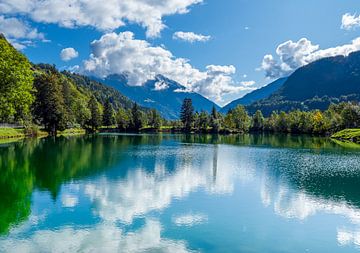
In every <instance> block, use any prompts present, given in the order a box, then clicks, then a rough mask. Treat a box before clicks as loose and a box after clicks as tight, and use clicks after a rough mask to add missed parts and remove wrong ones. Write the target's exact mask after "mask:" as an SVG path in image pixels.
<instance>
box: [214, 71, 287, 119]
mask: <svg viewBox="0 0 360 253" xmlns="http://www.w3.org/2000/svg"><path fill="white" fill-rule="evenodd" d="M286 80H287V78H286V77H284V78H280V79H278V80H276V81H274V82H272V83H270V84H268V85H266V86H264V87H261V88H260V89H257V90H254V91H252V92H250V93H248V94H246V95H245V96H243V97H242V98H239V99H237V100H234V101H232V102H231V103H229V104H227V105H226V106H224V107H223V108H222V109H221V112H222V113H227V112H228V111H229V110H230V109H233V108H235V107H236V106H238V105H250V104H252V103H254V102H256V101H259V100H261V99H265V98H268V97H269V96H270V95H272V94H273V93H274V92H276V91H277V90H279V88H280V87H281V86H282V85H283V84H284V83H285V82H286Z"/></svg>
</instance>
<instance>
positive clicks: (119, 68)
mask: <svg viewBox="0 0 360 253" xmlns="http://www.w3.org/2000/svg"><path fill="white" fill-rule="evenodd" d="M91 52H92V53H91V55H90V57H89V59H87V60H86V61H84V66H83V67H84V72H85V73H89V74H92V75H96V76H98V77H106V76H108V75H110V74H123V73H125V74H126V75H127V77H128V84H129V85H133V86H135V85H142V84H143V83H145V82H146V81H147V80H149V79H153V78H154V77H155V76H156V75H158V74H161V75H164V76H166V77H168V78H170V79H173V80H175V81H177V82H179V83H180V84H182V85H183V86H185V88H186V90H187V91H194V92H199V93H200V94H202V95H204V96H206V97H208V98H210V99H214V100H216V101H217V102H221V101H222V95H223V94H229V93H237V92H239V91H243V90H249V87H245V86H242V85H241V84H238V83H236V82H235V81H234V80H233V78H232V75H233V74H235V72H236V69H235V67H234V66H232V65H229V66H218V65H209V66H207V67H206V70H205V71H201V70H199V69H197V68H194V67H193V66H192V65H191V64H190V63H189V61H188V60H187V59H184V58H177V57H175V56H174V55H173V54H172V53H171V52H170V51H168V50H167V49H165V48H163V47H160V46H152V45H151V44H150V43H149V42H147V41H145V40H137V39H135V38H134V34H133V33H132V32H122V33H119V34H117V33H107V34H105V35H103V36H102V37H101V38H100V39H99V40H95V41H93V42H92V43H91ZM159 88H161V87H160V86H159Z"/></svg>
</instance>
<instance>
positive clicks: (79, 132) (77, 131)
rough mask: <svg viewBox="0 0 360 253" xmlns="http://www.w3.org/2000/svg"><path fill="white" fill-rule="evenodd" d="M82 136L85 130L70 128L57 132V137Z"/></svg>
mask: <svg viewBox="0 0 360 253" xmlns="http://www.w3.org/2000/svg"><path fill="white" fill-rule="evenodd" d="M82 134H85V130H84V129H81V128H71V129H66V130H64V131H61V132H58V136H69V135H82Z"/></svg>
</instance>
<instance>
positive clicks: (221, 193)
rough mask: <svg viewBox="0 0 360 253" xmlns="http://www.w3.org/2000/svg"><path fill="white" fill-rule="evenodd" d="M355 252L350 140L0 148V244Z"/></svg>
mask: <svg viewBox="0 0 360 253" xmlns="http://www.w3.org/2000/svg"><path fill="white" fill-rule="evenodd" d="M340 144H341V143H340ZM359 251H360V149H359V148H356V146H354V145H348V144H341V145H339V143H335V142H333V141H331V140H329V139H326V138H312V137H304V136H293V137H291V136H274V135H269V136H260V135H254V136H210V135H208V136H184V135H115V134H114V135H100V136H85V137H84V136H83V137H71V138H60V139H50V138H49V139H41V140H39V139H38V140H25V141H20V142H16V143H6V144H0V252H16V253H18V252H330V253H331V252H359Z"/></svg>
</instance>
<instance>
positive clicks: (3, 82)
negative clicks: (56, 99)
mask: <svg viewBox="0 0 360 253" xmlns="http://www.w3.org/2000/svg"><path fill="white" fill-rule="evenodd" d="M33 92H34V89H33V71H32V70H31V64H30V62H29V61H28V60H27V58H26V57H25V56H24V55H23V54H21V53H19V52H18V51H17V50H16V49H15V48H14V47H12V46H11V45H10V44H9V43H8V42H7V41H6V39H5V38H4V37H3V36H2V35H1V36H0V122H8V123H10V122H24V121H28V120H29V117H30V108H31V105H32V103H33V102H34V95H33Z"/></svg>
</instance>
